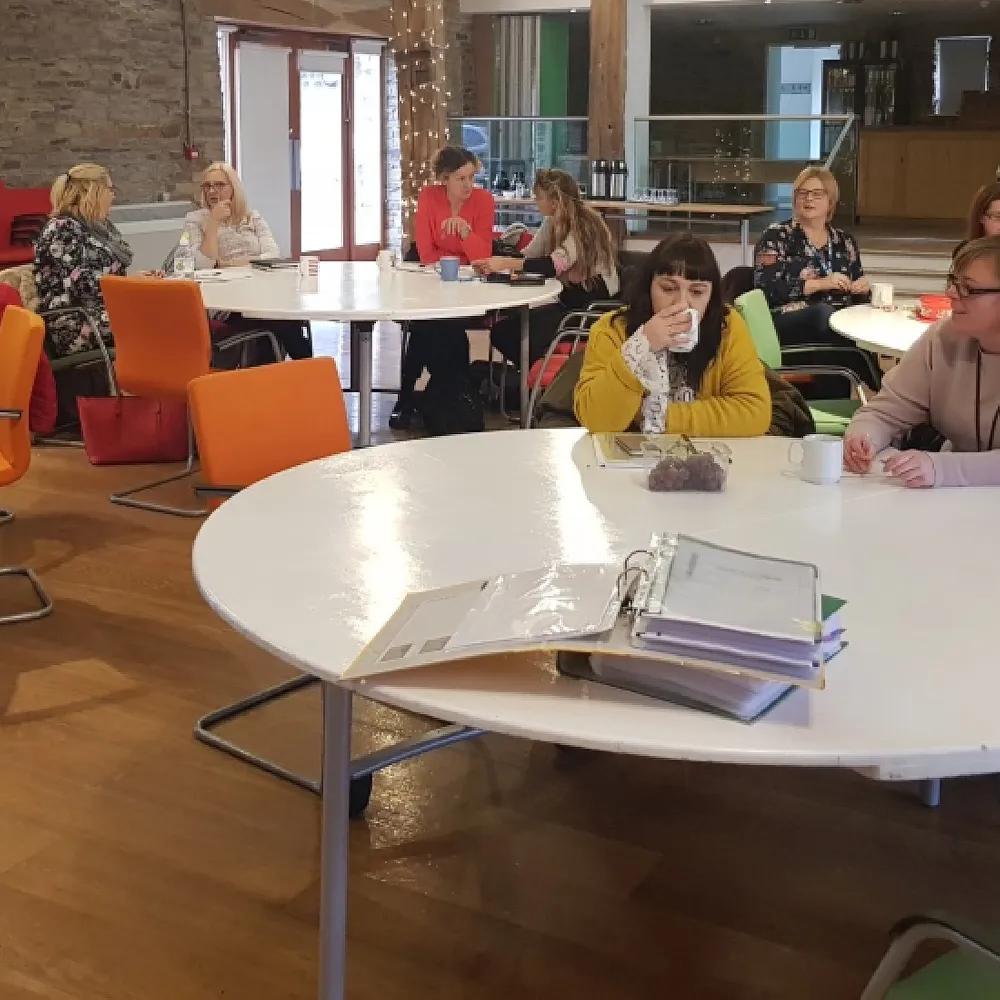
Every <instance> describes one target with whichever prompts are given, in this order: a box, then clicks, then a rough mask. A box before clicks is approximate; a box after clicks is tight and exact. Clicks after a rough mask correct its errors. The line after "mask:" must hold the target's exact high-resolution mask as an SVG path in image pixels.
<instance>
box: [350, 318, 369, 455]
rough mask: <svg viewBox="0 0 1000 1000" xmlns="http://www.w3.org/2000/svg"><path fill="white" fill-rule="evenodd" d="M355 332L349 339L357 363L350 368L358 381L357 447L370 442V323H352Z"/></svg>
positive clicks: (365, 446)
mask: <svg viewBox="0 0 1000 1000" xmlns="http://www.w3.org/2000/svg"><path fill="white" fill-rule="evenodd" d="M351 328H352V331H353V332H354V333H355V335H354V336H352V337H351V340H352V341H353V342H354V343H355V344H356V345H357V363H356V364H352V366H351V367H352V370H353V371H356V372H357V376H358V381H357V385H356V386H354V388H356V389H357V390H358V447H359V448H367V447H368V446H369V445H370V444H371V443H372V324H371V323H352V324H351Z"/></svg>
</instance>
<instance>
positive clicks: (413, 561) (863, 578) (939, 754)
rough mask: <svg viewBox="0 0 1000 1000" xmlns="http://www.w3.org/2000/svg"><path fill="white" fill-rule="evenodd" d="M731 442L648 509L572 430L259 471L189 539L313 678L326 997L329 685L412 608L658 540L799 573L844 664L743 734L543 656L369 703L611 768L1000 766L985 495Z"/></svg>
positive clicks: (236, 611) (431, 680) (340, 762)
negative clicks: (835, 474)
mask: <svg viewBox="0 0 1000 1000" xmlns="http://www.w3.org/2000/svg"><path fill="white" fill-rule="evenodd" d="M730 443H731V445H732V449H733V453H734V464H733V467H732V470H731V474H730V477H729V482H728V486H727V489H726V491H725V492H724V493H722V494H717V495H706V494H652V493H650V492H648V490H647V489H646V488H645V486H644V482H643V476H642V474H641V473H639V472H631V471H611V470H606V469H601V468H599V467H597V464H596V462H595V460H594V454H593V447H592V444H591V442H590V440H589V438H587V437H586V435H585V434H583V432H581V431H578V430H563V431H541V430H536V431H516V432H513V431H512V432H497V433H493V434H487V435H467V436H461V437H450V438H439V439H434V440H421V441H411V442H405V443H399V444H391V445H387V446H386V447H383V448H376V449H368V450H365V451H356V452H353V453H351V454H347V455H342V456H339V457H336V458H332V459H329V460H325V461H321V462H315V463H312V464H309V465H305V466H301V467H299V468H296V469H293V470H290V471H288V472H284V473H281V474H280V475H277V476H274V477H273V478H271V479H268V480H265V481H264V482H261V483H259V484H257V485H255V486H252V487H250V488H249V489H247V490H245V491H243V492H242V493H240V494H239V495H237V496H235V497H234V498H233V499H231V500H228V501H227V502H226V503H225V504H224V505H223V506H222V507H221V508H220V509H219V510H218V511H217V512H216V513H214V514H213V515H212V516H211V517H210V518H209V520H208V521H207V522H206V524H205V525H204V526H203V527H202V529H201V531H200V533H199V535H198V538H197V541H196V543H195V547H194V573H195V577H196V579H197V582H198V585H199V587H200V589H201V592H202V594H203V595H204V596H205V598H206V599H207V601H208V602H209V604H210V605H211V606H212V607H213V608H214V609H215V611H216V612H217V613H218V614H219V615H220V616H221V617H222V618H223V619H224V620H225V621H227V622H228V623H229V624H230V625H232V626H233V627H234V628H235V629H237V630H238V631H239V632H241V633H242V634H243V635H245V636H247V637H248V638H249V639H251V640H252V641H253V642H255V643H257V644H258V645H260V646H262V647H264V648H265V649H267V650H270V651H271V652H272V653H273V654H274V655H276V656H278V657H279V658H280V659H282V660H284V661H285V662H287V663H289V664H292V665H293V666H295V667H298V668H299V669H301V670H303V671H305V672H307V673H310V674H313V675H315V676H316V677H318V678H320V679H321V680H322V681H323V682H324V683H323V691H324V696H323V697H324V719H325V725H324V733H325V735H324V741H323V742H324V760H323V789H324V803H323V823H324V830H323V865H322V878H323V889H322V911H321V913H322V915H321V948H320V954H321V966H322V972H321V978H320V983H321V986H320V994H319V995H320V997H321V1000H340V998H342V996H343V975H344V960H345V950H346V944H345V933H346V892H347V888H346V887H347V840H348V816H347V802H348V787H349V780H350V726H351V699H352V691H351V690H350V687H349V686H347V685H341V684H338V680H339V679H340V677H341V674H342V672H343V671H344V670H345V668H347V667H348V666H349V665H350V664H351V663H352V661H353V660H354V659H355V658H356V656H357V655H358V654H359V653H360V651H361V650H362V648H363V646H364V645H365V644H366V642H367V641H368V640H370V639H371V638H372V637H373V636H374V635H375V634H376V632H377V631H378V630H379V629H380V628H381V626H382V625H383V624H384V623H385V622H386V620H387V619H388V618H389V617H390V615H391V614H392V613H393V612H394V611H395V610H396V608H397V606H398V605H399V603H400V602H401V600H402V599H403V597H404V596H405V595H406V594H407V592H409V591H414V590H425V589H430V588H435V587H442V586H446V585H449V584H455V583H460V582H465V581H468V580H472V579H478V578H481V577H484V576H489V575H492V574H496V573H500V572H503V571H511V570H519V569H527V568H532V567H537V566H541V565H543V564H545V563H548V562H552V561H566V562H608V561H612V562H619V561H620V560H621V559H622V558H623V557H624V556H625V555H627V554H628V553H629V552H631V551H632V550H634V549H637V548H640V547H644V546H645V545H647V543H648V542H649V539H650V536H651V535H652V534H653V533H654V532H657V531H663V530H671V531H680V532H686V533H690V534H697V535H700V536H702V537H708V538H711V539H713V540H715V541H718V542H721V543H724V544H728V545H732V546H736V547H742V548H748V549H752V550H756V551H760V552H763V553H768V554H771V555H775V556H782V557H787V558H792V559H803V560H809V561H812V562H814V563H816V564H817V565H818V566H819V567H820V571H821V575H822V584H823V589H824V592H825V593H828V594H832V595H835V596H837V597H841V598H844V599H845V600H847V602H848V604H847V607H846V609H845V612H844V620H845V625H846V628H847V632H848V638H849V640H850V647H849V648H848V649H847V650H846V651H845V652H844V653H843V654H841V655H840V656H839V657H837V658H836V659H835V660H834V661H833V662H832V663H831V664H830V666H829V668H828V677H827V687H826V690H824V691H809V690H804V689H803V690H799V691H797V692H796V693H795V694H794V695H793V696H791V697H790V698H788V699H786V700H785V701H784V702H782V703H781V704H779V705H778V706H777V707H776V708H775V709H774V710H773V711H772V712H771V713H770V714H769V715H768V716H766V717H765V718H763V719H762V720H760V721H759V722H757V723H755V724H753V725H744V724H741V723H737V722H731V721H727V720H725V719H721V718H717V717H715V716H712V715H708V714H704V713H699V712H696V711H692V710H689V709H685V708H681V707H677V706H673V705H670V704H667V703H662V702H656V701H652V700H649V699H644V698H641V697H638V696H634V695H630V694H628V693H625V692H622V691H618V690H616V689H613V688H608V687H603V686H600V685H596V684H588V683H584V682H581V681H576V680H572V679H569V678H566V677H563V676H561V675H558V674H557V673H556V672H555V671H554V669H553V668H552V666H551V664H550V663H549V662H548V661H547V660H545V659H544V658H539V659H538V660H531V659H530V658H529V659H517V660H510V659H508V660H505V661H503V664H502V669H499V668H497V666H496V665H492V666H491V664H490V663H488V662H486V661H479V662H470V663H465V664H451V665H448V666H447V667H442V668H435V669H427V670H418V671H414V672H411V673H401V674H397V675H395V676H393V677H392V678H389V679H384V682H380V683H377V684H376V683H370V684H366V685H364V686H363V694H364V696H365V697H367V698H372V699H374V700H376V701H379V702H384V703H386V704H389V705H394V706H398V707H401V708H405V709H410V710H413V711H415V712H418V713H421V714H424V715H428V716H431V717H434V718H439V719H445V720H448V721H451V722H458V723H462V724H465V725H468V726H473V727H477V728H481V729H485V730H489V731H491V732H498V733H506V734H509V735H513V736H519V737H524V738H525V739H532V740H544V741H549V742H558V743H560V744H570V745H575V746H580V747H589V748H594V749H599V750H605V751H609V752H613V753H628V754H639V755H643V756H650V757H661V758H672V759H684V760H699V761H719V762H730V763H741V764H759V765H796V766H807V767H851V768H856V769H860V770H863V771H865V772H866V773H869V774H871V775H872V776H873V777H876V778H880V779H884V780H902V779H929V778H930V779H933V778H941V777H948V776H953V775H960V774H973V773H988V772H993V771H997V770H1000V711H997V706H998V705H1000V670H998V669H997V656H996V637H995V632H994V630H993V624H994V621H995V620H996V610H995V603H996V601H995V594H996V567H997V566H998V565H1000V532H997V531H996V507H997V494H996V492H995V491H993V490H986V489H984V490H976V489H967V490H950V491H949V490H929V491H907V490H905V489H903V488H902V487H899V486H897V485H895V484H894V483H892V482H891V481H889V480H887V479H884V478H882V477H880V476H872V477H865V478H858V477H847V478H845V479H844V481H843V482H842V483H841V484H840V485H838V486H832V487H819V486H813V485H810V484H808V483H805V482H803V481H801V480H799V479H797V478H795V477H793V476H792V475H790V474H789V472H788V467H787V454H788V445H789V442H788V441H787V440H782V439H775V438H761V439H756V440H749V441H734V442H730ZM290 512H292V513H293V515H294V516H289V513H290ZM248 538H253V539H254V543H253V545H247V544H246V540H247V539H248Z"/></svg>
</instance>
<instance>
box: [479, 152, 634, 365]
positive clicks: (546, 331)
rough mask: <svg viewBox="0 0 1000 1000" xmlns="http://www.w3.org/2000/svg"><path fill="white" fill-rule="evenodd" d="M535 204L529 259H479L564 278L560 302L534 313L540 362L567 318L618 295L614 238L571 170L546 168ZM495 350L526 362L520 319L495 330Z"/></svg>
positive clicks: (500, 267) (497, 267) (482, 266)
mask: <svg viewBox="0 0 1000 1000" xmlns="http://www.w3.org/2000/svg"><path fill="white" fill-rule="evenodd" d="M534 196H535V203H536V205H537V206H538V212H539V214H540V215H541V216H542V224H541V226H540V227H539V229H538V231H537V232H536V233H535V235H534V238H533V239H532V241H531V242H530V243H529V244H528V246H527V247H525V249H524V256H523V257H490V258H489V259H488V260H483V261H478V262H477V267H478V268H479V270H480V271H483V272H486V273H489V272H494V273H495V272H501V271H511V272H514V271H526V272H528V273H532V274H543V275H545V276H546V277H550V278H558V279H559V280H560V281H561V282H562V286H563V288H562V293H561V294H560V296H559V301H558V302H557V303H555V304H553V305H551V306H544V307H542V308H540V309H532V310H531V334H530V344H531V346H530V359H531V363H532V364H534V363H535V361H537V360H538V359H539V358H540V357H542V356H543V355H544V354H545V352H546V351H547V350H548V349H549V345H550V344H551V343H552V341H553V340H554V339H555V335H556V331H557V330H558V328H559V323H560V322H561V320H562V318H563V316H565V315H566V313H568V312H572V311H574V310H577V309H585V308H586V307H587V305H588V304H589V303H591V302H594V301H597V300H598V299H613V298H615V297H616V296H617V295H618V288H619V281H618V266H617V262H616V254H615V247H614V240H613V239H612V236H611V233H610V231H609V230H608V227H607V224H606V223H605V222H604V219H603V218H601V216H600V214H599V213H598V212H595V211H594V210H593V209H592V208H590V207H589V206H588V205H586V204H585V203H584V201H583V198H582V196H581V195H580V187H579V185H578V184H577V183H576V181H575V180H574V178H573V176H572V175H571V174H568V173H567V172H566V171H565V170H557V169H554V168H553V169H543V170H539V171H538V173H537V174H536V175H535V186H534ZM491 340H492V342H493V346H494V347H495V348H496V349H497V350H498V351H499V352H500V353H501V354H502V355H503V356H504V358H505V359H506V360H507V361H509V362H510V363H511V364H513V365H515V366H518V365H519V364H520V359H521V327H520V320H519V319H517V318H516V317H511V318H506V319H503V320H501V321H500V322H499V323H497V324H496V326H494V328H493V333H492V335H491Z"/></svg>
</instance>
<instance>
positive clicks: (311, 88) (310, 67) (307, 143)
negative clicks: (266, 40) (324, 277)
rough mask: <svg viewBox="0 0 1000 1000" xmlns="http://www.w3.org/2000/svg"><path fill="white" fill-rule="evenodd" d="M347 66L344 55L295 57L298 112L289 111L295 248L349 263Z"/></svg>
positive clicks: (312, 54)
mask: <svg viewBox="0 0 1000 1000" xmlns="http://www.w3.org/2000/svg"><path fill="white" fill-rule="evenodd" d="M346 66H347V55H346V53H343V52H299V54H298V80H297V84H298V87H297V91H298V93H297V95H296V96H297V98H298V101H297V103H298V107H297V108H294V107H293V114H292V143H293V155H292V163H293V177H292V218H293V219H294V220H295V221H296V223H297V226H296V228H297V230H298V232H297V235H298V239H297V240H296V241H295V242H296V243H297V245H298V247H299V252H300V253H304V254H315V255H317V256H319V257H322V258H323V259H324V260H346V259H348V257H349V252H348V251H349V242H348V239H347V225H348V222H347V218H346V216H347V212H346V211H345V208H346V207H347V206H346V204H345V202H346V194H347V191H346V185H345V183H344V180H345V173H346V169H345V168H346V165H347V156H346V153H347V150H346V148H345V145H346V144H345V142H344V132H345V128H344V124H345V122H346V121H348V120H349V116H348V104H347V86H346V79H345V78H346ZM293 103H294V102H293ZM296 111H297V112H298V113H297V114H296V113H295V112H296ZM296 202H297V204H296Z"/></svg>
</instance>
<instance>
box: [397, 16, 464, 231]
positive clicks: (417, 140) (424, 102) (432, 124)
mask: <svg viewBox="0 0 1000 1000" xmlns="http://www.w3.org/2000/svg"><path fill="white" fill-rule="evenodd" d="M391 9H392V21H393V30H394V32H395V37H394V39H393V49H394V52H395V56H396V61H397V65H398V67H399V96H400V102H399V103H400V115H399V128H400V136H401V139H402V143H401V145H402V149H403V157H404V159H403V163H402V180H403V217H404V219H409V218H411V217H412V214H413V212H414V211H415V210H416V206H417V196H418V195H419V193H420V189H421V187H423V185H424V183H425V181H427V180H428V179H429V174H430V161H429V157H431V156H433V154H434V151H436V150H437V149H438V147H440V146H442V145H444V143H445V138H446V133H445V127H446V125H445V123H446V121H447V110H448V102H449V100H450V99H451V91H450V90H449V89H448V81H447V51H448V42H447V39H446V37H445V28H444V0H392V8H391Z"/></svg>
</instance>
